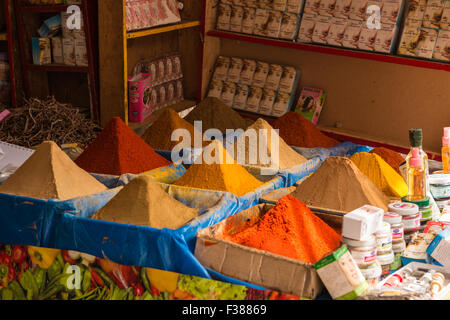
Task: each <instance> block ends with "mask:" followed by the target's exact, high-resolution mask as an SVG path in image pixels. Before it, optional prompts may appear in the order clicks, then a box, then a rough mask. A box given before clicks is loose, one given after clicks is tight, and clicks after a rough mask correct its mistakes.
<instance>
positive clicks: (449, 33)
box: [433, 30, 450, 61]
mask: <svg viewBox="0 0 450 320" xmlns="http://www.w3.org/2000/svg"><path fill="white" fill-rule="evenodd" d="M433 58H434V59H437V60H443V61H450V30H439V35H438V39H437V41H436V47H435V48H434V52H433Z"/></svg>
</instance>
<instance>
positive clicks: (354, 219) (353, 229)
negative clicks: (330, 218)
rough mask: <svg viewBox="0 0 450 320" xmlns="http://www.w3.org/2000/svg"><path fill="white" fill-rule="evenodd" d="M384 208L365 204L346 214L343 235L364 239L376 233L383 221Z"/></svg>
mask: <svg viewBox="0 0 450 320" xmlns="http://www.w3.org/2000/svg"><path fill="white" fill-rule="evenodd" d="M383 216H384V210H383V209H380V208H377V207H374V206H370V205H365V206H363V207H361V208H358V209H356V210H353V211H352V212H350V213H348V214H346V215H345V216H344V219H343V223H342V236H343V237H345V238H349V239H354V240H364V239H367V238H368V237H369V236H370V235H372V234H374V233H375V232H376V231H377V230H378V229H379V227H380V225H381V223H382V222H383Z"/></svg>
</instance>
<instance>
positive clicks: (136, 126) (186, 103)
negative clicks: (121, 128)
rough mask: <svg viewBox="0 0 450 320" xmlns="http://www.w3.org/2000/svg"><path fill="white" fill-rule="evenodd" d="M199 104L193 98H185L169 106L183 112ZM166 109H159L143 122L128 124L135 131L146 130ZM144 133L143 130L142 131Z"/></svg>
mask: <svg viewBox="0 0 450 320" xmlns="http://www.w3.org/2000/svg"><path fill="white" fill-rule="evenodd" d="M196 104H197V102H196V101H193V100H183V101H180V102H178V103H176V104H174V105H172V106H169V107H168V108H172V109H174V110H175V111H176V112H181V111H184V110H187V109H189V108H192V107H193V106H195V105H196ZM163 110H164V109H160V110H157V111H156V112H154V113H153V114H152V115H151V116H150V117H148V118H147V120H145V121H144V122H142V123H136V122H128V126H129V127H130V128H131V129H133V130H134V131H142V130H145V129H146V128H147V127H148V126H150V125H151V124H152V123H153V122H154V121H155V120H156V119H158V117H159V115H160V114H161V113H162V111H163ZM142 133H143V132H142Z"/></svg>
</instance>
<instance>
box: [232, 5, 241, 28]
mask: <svg viewBox="0 0 450 320" xmlns="http://www.w3.org/2000/svg"><path fill="white" fill-rule="evenodd" d="M243 17H244V8H243V7H240V6H232V7H231V18H230V31H232V32H241V30H242V19H243Z"/></svg>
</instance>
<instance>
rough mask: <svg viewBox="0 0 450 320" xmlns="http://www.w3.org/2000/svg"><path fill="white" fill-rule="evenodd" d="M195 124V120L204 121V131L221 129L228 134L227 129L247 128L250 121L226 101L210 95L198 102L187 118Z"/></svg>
mask: <svg viewBox="0 0 450 320" xmlns="http://www.w3.org/2000/svg"><path fill="white" fill-rule="evenodd" d="M185 120H186V121H187V122H189V123H190V124H192V125H194V121H202V126H203V132H205V131H206V130H208V129H219V130H220V131H222V133H223V134H226V130H227V129H234V130H236V129H244V130H245V129H246V128H247V126H248V124H249V122H248V121H247V120H245V119H244V118H242V117H241V116H240V115H239V113H237V112H236V111H234V110H233V109H231V108H230V107H229V106H227V105H226V104H225V103H223V102H222V101H220V100H219V99H217V98H214V97H208V98H206V99H204V100H203V101H202V102H200V103H199V104H198V106H197V107H196V108H195V109H194V110H192V111H191V112H190V113H189V114H188V115H187V116H186V118H185Z"/></svg>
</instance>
